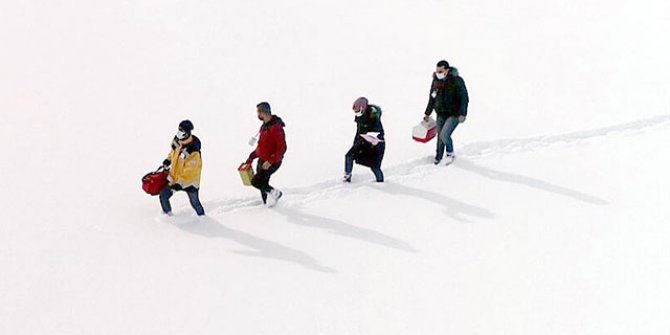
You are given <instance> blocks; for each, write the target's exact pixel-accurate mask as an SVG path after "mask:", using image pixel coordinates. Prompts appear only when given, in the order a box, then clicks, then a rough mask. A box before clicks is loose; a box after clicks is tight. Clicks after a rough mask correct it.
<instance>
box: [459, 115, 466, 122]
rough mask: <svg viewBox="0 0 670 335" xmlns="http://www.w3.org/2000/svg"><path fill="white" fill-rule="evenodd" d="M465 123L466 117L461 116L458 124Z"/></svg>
mask: <svg viewBox="0 0 670 335" xmlns="http://www.w3.org/2000/svg"><path fill="white" fill-rule="evenodd" d="M463 122H465V116H463V115H460V116H459V117H458V123H463Z"/></svg>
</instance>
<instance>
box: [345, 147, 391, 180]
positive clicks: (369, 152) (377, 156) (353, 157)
mask: <svg viewBox="0 0 670 335" xmlns="http://www.w3.org/2000/svg"><path fill="white" fill-rule="evenodd" d="M366 146H370V145H369V144H367V143H362V142H359V141H356V142H354V145H353V146H352V147H351V149H349V151H348V152H347V154H346V155H344V173H346V174H351V171H353V170H354V161H358V162H359V164H361V163H362V164H361V165H365V166H368V167H370V169H371V170H372V173H374V174H375V179H376V180H377V182H380V183H381V182H383V181H384V173H383V172H382V160H383V159H384V151H385V147H386V144H385V143H383V142H382V143H379V144H377V146H378V147H371V148H367V147H366ZM361 155H364V156H368V157H360V156H361Z"/></svg>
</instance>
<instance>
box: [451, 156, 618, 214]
mask: <svg viewBox="0 0 670 335" xmlns="http://www.w3.org/2000/svg"><path fill="white" fill-rule="evenodd" d="M452 166H454V167H457V168H461V169H464V170H467V171H470V172H474V173H476V174H478V175H480V176H484V177H487V178H490V179H494V180H499V181H504V182H508V183H514V184H520V185H525V186H528V187H532V188H536V189H539V190H542V191H545V192H550V193H554V194H558V195H561V196H565V197H570V198H573V199H577V200H579V201H583V202H587V203H590V204H595V205H606V204H607V201H605V200H603V199H600V198H598V197H595V196H592V195H590V194H586V193H584V192H580V191H576V190H572V189H569V188H567V187H563V186H558V185H555V184H552V183H550V182H547V181H544V180H540V179H537V178H533V177H528V176H523V175H519V174H514V173H509V172H503V171H498V170H494V169H491V168H487V167H483V166H480V165H476V164H475V163H474V162H472V161H471V160H468V159H465V158H458V160H457V161H456V164H453V165H452Z"/></svg>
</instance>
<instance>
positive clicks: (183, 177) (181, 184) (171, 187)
mask: <svg viewBox="0 0 670 335" xmlns="http://www.w3.org/2000/svg"><path fill="white" fill-rule="evenodd" d="M192 131H193V123H192V122H191V121H189V120H184V121H182V122H180V123H179V128H178V131H177V135H175V137H174V139H173V140H172V150H170V153H169V154H168V157H167V158H166V159H165V160H164V161H163V167H164V168H165V169H166V170H169V174H168V185H167V186H166V187H165V188H164V189H163V190H162V191H161V192H160V195H159V198H160V202H161V207H162V208H163V213H165V214H167V215H172V206H170V198H171V197H172V195H173V194H174V192H175V191H184V192H186V194H187V195H188V200H189V201H190V202H191V206H192V207H193V209H194V210H195V212H196V214H198V216H202V215H205V210H204V209H203V208H202V204H200V198H199V197H198V190H199V189H200V172H201V170H202V158H201V156H200V139H199V138H197V137H196V136H195V135H193V134H191V132H192Z"/></svg>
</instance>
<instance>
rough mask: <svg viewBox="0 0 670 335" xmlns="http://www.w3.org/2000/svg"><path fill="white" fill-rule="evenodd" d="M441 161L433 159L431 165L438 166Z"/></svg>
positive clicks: (440, 159)
mask: <svg viewBox="0 0 670 335" xmlns="http://www.w3.org/2000/svg"><path fill="white" fill-rule="evenodd" d="M441 161H442V158H439V159H438V158H435V159H433V164H435V165H438V164H440V162H441Z"/></svg>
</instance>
